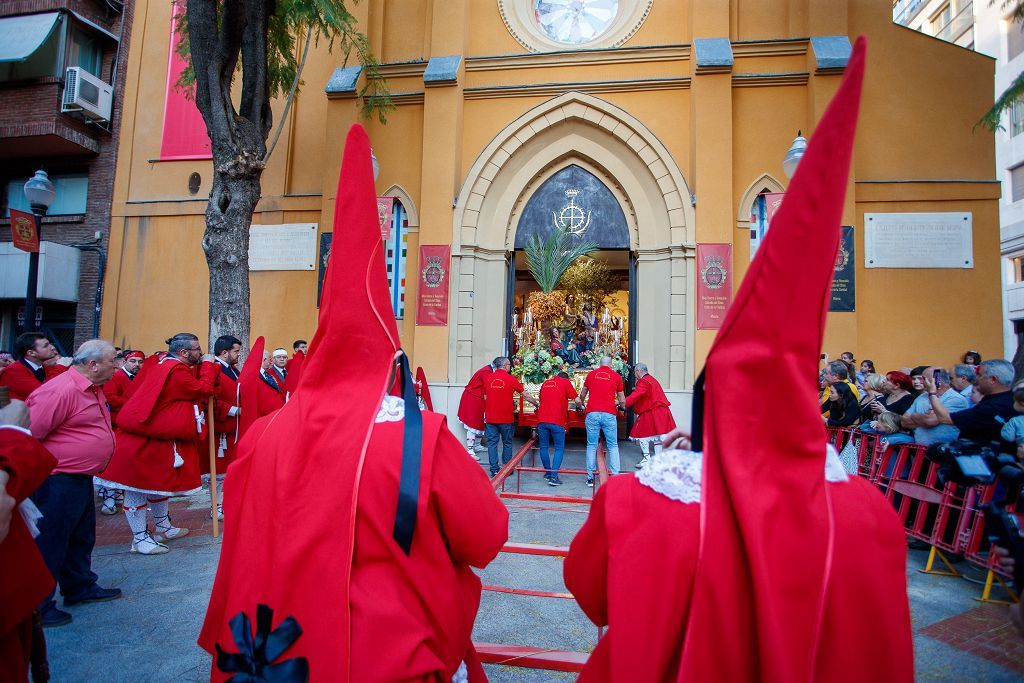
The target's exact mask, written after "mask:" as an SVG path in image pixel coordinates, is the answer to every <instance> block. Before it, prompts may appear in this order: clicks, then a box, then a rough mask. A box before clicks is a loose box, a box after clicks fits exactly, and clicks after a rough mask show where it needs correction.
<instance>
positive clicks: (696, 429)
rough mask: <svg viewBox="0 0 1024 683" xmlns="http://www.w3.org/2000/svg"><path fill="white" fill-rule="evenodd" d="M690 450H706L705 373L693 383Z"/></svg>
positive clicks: (701, 372)
mask: <svg viewBox="0 0 1024 683" xmlns="http://www.w3.org/2000/svg"><path fill="white" fill-rule="evenodd" d="M690 432H691V434H690V444H691V446H690V450H693V451H703V450H704V371H703V370H701V371H700V374H699V375H698V376H697V381H696V382H694V383H693V412H691V413H690Z"/></svg>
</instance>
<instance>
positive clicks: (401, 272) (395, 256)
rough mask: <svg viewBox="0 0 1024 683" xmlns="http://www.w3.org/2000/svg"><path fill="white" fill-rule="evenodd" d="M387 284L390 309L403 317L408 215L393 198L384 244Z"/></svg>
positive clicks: (397, 316) (400, 203) (407, 248)
mask: <svg viewBox="0 0 1024 683" xmlns="http://www.w3.org/2000/svg"><path fill="white" fill-rule="evenodd" d="M384 247H385V248H384V260H385V264H386V265H387V272H388V285H389V286H390V288H391V310H393V311H394V313H395V319H397V320H402V319H403V318H404V317H405V270H406V262H407V257H408V251H409V215H408V213H407V212H406V210H405V207H404V206H402V202H401V201H400V200H399V199H398V198H395V202H394V204H393V205H392V207H391V234H390V235H388V239H387V242H386V243H385V245H384Z"/></svg>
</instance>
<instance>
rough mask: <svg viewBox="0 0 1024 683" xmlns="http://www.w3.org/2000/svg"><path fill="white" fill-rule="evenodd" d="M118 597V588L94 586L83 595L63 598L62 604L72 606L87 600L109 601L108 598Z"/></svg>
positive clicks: (114, 598)
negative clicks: (89, 591)
mask: <svg viewBox="0 0 1024 683" xmlns="http://www.w3.org/2000/svg"><path fill="white" fill-rule="evenodd" d="M119 597H121V589H120V588H100V587H99V586H96V587H94V588H93V590H92V592H91V593H89V594H88V595H86V596H85V597H82V598H74V599H72V598H64V606H65V607H74V606H75V605H84V604H85V603H87V602H109V601H110V600H117V599H118V598H119Z"/></svg>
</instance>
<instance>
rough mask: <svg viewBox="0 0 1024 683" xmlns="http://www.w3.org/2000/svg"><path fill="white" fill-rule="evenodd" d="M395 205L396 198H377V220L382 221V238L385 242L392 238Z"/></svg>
mask: <svg viewBox="0 0 1024 683" xmlns="http://www.w3.org/2000/svg"><path fill="white" fill-rule="evenodd" d="M394 205H395V198H394V197H377V220H379V221H380V238H381V239H382V240H385V241H387V239H388V238H389V237H391V209H392V208H393V207H394Z"/></svg>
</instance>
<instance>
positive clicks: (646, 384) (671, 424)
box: [626, 374, 676, 439]
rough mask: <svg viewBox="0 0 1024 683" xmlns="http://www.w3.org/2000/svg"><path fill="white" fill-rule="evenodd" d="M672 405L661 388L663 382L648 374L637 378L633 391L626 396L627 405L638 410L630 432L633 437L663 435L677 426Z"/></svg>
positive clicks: (641, 437)
mask: <svg viewBox="0 0 1024 683" xmlns="http://www.w3.org/2000/svg"><path fill="white" fill-rule="evenodd" d="M670 405H672V404H671V403H669V401H668V397H667V396H665V391H664V390H663V389H662V388H661V383H660V382H658V380H656V379H654V377H653V376H651V375H649V374H647V375H644V376H643V377H641V378H640V379H639V380H637V383H636V387H634V388H633V392H632V393H631V394H630V395H629V396H627V397H626V407H627V408H630V407H632V408H633V410H634V411H635V412H636V422H634V423H633V429H632V430H631V431H630V432H629V436H630V438H632V439H643V438H647V437H651V436H663V435H665V434H668V433H669V432H671V431H672V430H673V429H675V428H676V421H675V418H673V417H672V411H671V410H669V406H670Z"/></svg>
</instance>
